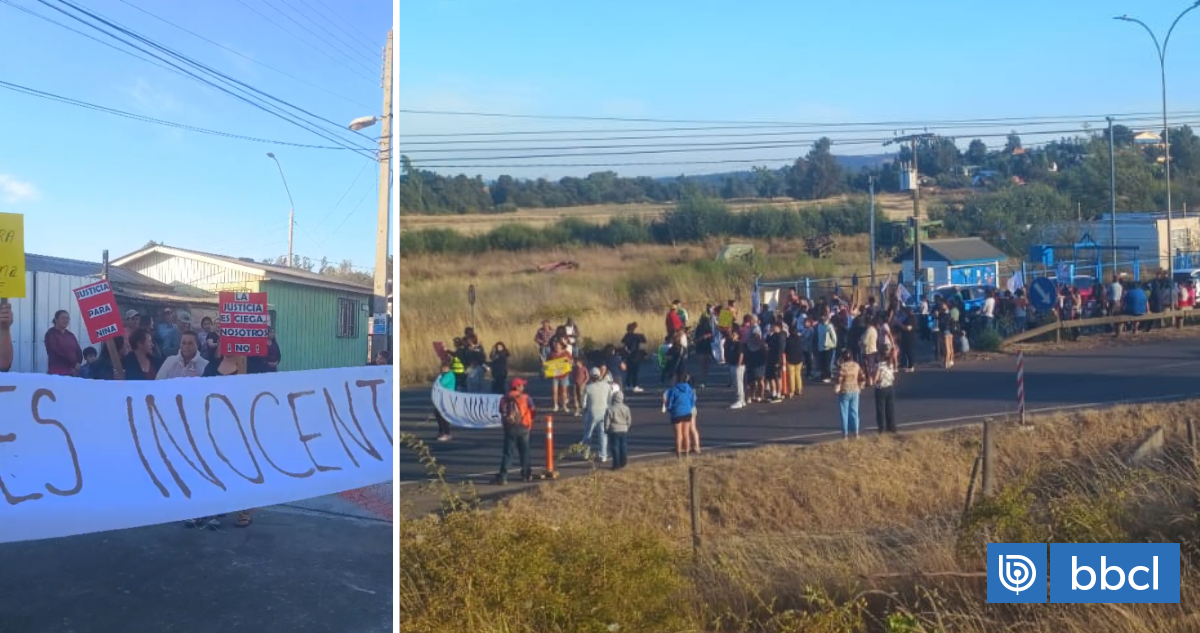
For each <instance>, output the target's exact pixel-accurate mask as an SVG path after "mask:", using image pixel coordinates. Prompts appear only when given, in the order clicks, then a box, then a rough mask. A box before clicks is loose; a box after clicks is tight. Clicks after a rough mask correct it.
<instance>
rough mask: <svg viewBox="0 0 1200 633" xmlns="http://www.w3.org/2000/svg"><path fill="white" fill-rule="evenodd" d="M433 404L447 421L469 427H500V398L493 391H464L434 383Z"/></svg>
mask: <svg viewBox="0 0 1200 633" xmlns="http://www.w3.org/2000/svg"><path fill="white" fill-rule="evenodd" d="M430 395H431V397H432V398H433V406H435V407H437V410H438V413H441V414H442V417H444V418H446V421H447V422H449V423H450V424H452V425H454V426H459V427H463V428H468V429H489V428H500V399H501V398H502V397H503V396H501V395H497V394H491V393H463V392H460V391H451V390H449V389H446V388H445V387H443V386H441V385H439V384H436V383H435V384H434V385H433V392H432V393H431V394H430Z"/></svg>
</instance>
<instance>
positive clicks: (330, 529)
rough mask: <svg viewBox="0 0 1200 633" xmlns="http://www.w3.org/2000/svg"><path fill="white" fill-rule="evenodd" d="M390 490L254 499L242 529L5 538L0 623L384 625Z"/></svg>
mask: <svg viewBox="0 0 1200 633" xmlns="http://www.w3.org/2000/svg"><path fill="white" fill-rule="evenodd" d="M391 491H392V488H391V484H382V485H380V486H372V487H370V488H366V489H362V490H360V491H353V492H354V493H355V494H349V493H343V494H341V495H330V496H327V497H320V498H317V499H310V500H306V501H302V502H298V503H293V504H286V505H281V506H271V507H267V508H261V509H259V510H256V511H255V513H254V523H253V524H252V525H251V526H250V527H248V528H245V529H239V528H236V527H233V521H234V515H232V514H231V515H228V516H227V517H226V518H225V519H224V521H223V525H222V527H221V528H220V529H219V530H197V529H188V528H185V527H183V525H182V524H180V523H167V524H162V525H154V526H149V527H142V528H133V529H128V530H116V531H111V532H99V533H96V534H84V535H80V536H71V537H65V538H58V539H47V540H40V541H26V542H19V543H6V544H0V569H3V570H4V572H3V575H2V576H0V578H2V579H3V580H0V632H3V633H9V632H13V633H18V632H19V633H110V632H117V631H122V632H123V631H147V632H150V631H153V632H167V631H173V632H178V633H193V632H195V633H208V632H210V631H211V632H213V633H217V632H221V633H226V632H229V631H253V632H254V633H273V632H279V633H307V632H312V633H326V632H328V631H339V632H345V633H383V632H385V631H391V630H392V605H393V596H392V558H393V543H392V526H391V523H390V512H391ZM385 493H386V500H387V503H386V506H387V515H388V520H384V519H383V518H382V517H380V516H379V513H380V512H381V508H382V507H383V505H384V504H383V499H384V496H385Z"/></svg>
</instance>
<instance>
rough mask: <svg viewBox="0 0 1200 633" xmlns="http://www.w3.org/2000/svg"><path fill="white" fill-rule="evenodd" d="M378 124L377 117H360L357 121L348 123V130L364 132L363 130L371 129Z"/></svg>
mask: <svg viewBox="0 0 1200 633" xmlns="http://www.w3.org/2000/svg"><path fill="white" fill-rule="evenodd" d="M378 122H379V118H378V117H373V116H360V117H358V118H357V119H354V120H353V121H351V122H350V129H351V130H353V131H355V132H357V131H359V130H365V129H367V128H369V127H371V126H372V125H375V124H376V123H378Z"/></svg>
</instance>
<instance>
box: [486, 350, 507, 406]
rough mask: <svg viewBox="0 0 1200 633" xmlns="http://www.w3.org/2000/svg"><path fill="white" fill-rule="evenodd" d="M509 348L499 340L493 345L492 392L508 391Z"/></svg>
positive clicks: (503, 392)
mask: <svg viewBox="0 0 1200 633" xmlns="http://www.w3.org/2000/svg"><path fill="white" fill-rule="evenodd" d="M508 356H509V354H508V348H507V347H505V345H504V343H503V342H500V341H497V342H496V344H495V345H493V346H492V353H491V355H490V357H489V359H488V360H489V361H490V362H489V365H488V366H489V367H491V369H492V393H496V394H500V395H504V394H506V393H508V391H506V385H505V383H506V382H508Z"/></svg>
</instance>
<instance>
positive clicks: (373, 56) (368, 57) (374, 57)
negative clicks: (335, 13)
mask: <svg viewBox="0 0 1200 633" xmlns="http://www.w3.org/2000/svg"><path fill="white" fill-rule="evenodd" d="M279 1H280V2H282V3H283V4H284V6H286V7H287V8H289V9H291V10H292V11H294V12H295V13H296V15H299V16H302V17H303V18H304V19H305V20H308V21H309V22H311V23H312V24H313V26H315V27H317V28H319V29H321V30H322V31H325V33H327V34H328V35H329V36H330V37H332V38H334V39H335V40H337V41H338V42H340V43H342V44H345V45H346V46H348V47H350V50H351V51H353V52H354V53H355V54H357V55H358V56H359V57H363V58H365V59H366V60H367V61H368V62H370V63H371V64H378V63H380V59H379V57H378V56H377V53H376V51H374V50H373V49H372V48H371V47H369V46H366V45H364V44H363V43H362V42H359V41H358V40H355V41H353V42H347V41H346V40H344V39H342V38H341V37H338V35H337V34H336V33H334V32H332V31H330V30H329V29H327V28H325V27H324V26H322V25H321V23H320V22H318V21H317V20H314V19H312V18H311V17H310V16H309V15H308V14H307V13H305V12H304V11H301V10H300V9H297V8H296V7H295V6H294V5H292V4H291V3H289V2H288V1H287V0H279ZM305 6H308V7H309V9H312V7H311V6H310V5H308V4H307V3H305ZM313 13H316V11H313ZM322 19H323V20H324V21H325V22H329V20H328V19H326V18H322ZM330 24H333V23H332V22H330ZM356 44H357V45H358V46H362V47H364V48H366V49H367V51H368V52H369V54H367V53H363V52H362V50H360V49H356V48H354V46H355V45H356ZM371 68H372V70H379V69H378V68H376V67H373V66H372V67H371Z"/></svg>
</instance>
